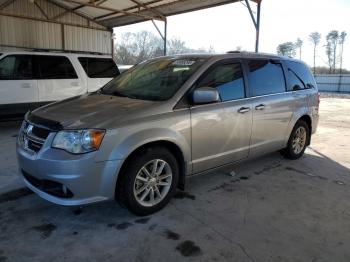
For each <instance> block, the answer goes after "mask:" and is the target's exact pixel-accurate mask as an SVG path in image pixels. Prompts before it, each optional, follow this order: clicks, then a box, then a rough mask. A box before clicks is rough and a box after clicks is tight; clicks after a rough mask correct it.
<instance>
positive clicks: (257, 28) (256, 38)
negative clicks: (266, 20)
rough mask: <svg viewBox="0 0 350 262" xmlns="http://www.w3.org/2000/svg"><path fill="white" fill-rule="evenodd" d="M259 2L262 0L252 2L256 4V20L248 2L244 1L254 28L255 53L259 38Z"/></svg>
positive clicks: (257, 49)
mask: <svg viewBox="0 0 350 262" xmlns="http://www.w3.org/2000/svg"><path fill="white" fill-rule="evenodd" d="M261 1H262V0H254V2H256V3H257V14H256V18H255V17H254V14H253V11H252V8H251V7H250V4H249V1H248V0H245V3H246V7H247V8H248V11H249V14H250V17H251V18H252V21H253V24H254V27H255V34H256V35H255V52H256V53H257V52H258V51H259V37H260V10H261Z"/></svg>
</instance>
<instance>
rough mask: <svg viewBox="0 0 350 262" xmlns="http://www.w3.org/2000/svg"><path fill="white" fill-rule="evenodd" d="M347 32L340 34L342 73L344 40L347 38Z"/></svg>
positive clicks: (341, 67)
mask: <svg viewBox="0 0 350 262" xmlns="http://www.w3.org/2000/svg"><path fill="white" fill-rule="evenodd" d="M346 35H347V34H346V32H344V31H343V32H341V34H340V36H339V45H340V70H339V71H340V74H341V73H342V69H343V51H344V42H345V38H346Z"/></svg>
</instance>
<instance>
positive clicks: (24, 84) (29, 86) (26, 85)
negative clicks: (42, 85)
mask: <svg viewBox="0 0 350 262" xmlns="http://www.w3.org/2000/svg"><path fill="white" fill-rule="evenodd" d="M21 87H22V88H31V87H32V84H31V83H23V84H21Z"/></svg>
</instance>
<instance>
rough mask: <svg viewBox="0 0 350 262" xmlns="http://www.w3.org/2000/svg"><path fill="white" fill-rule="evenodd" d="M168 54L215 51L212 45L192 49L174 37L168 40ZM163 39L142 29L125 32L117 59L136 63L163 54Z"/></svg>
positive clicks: (120, 41)
mask: <svg viewBox="0 0 350 262" xmlns="http://www.w3.org/2000/svg"><path fill="white" fill-rule="evenodd" d="M167 46H168V48H167V54H169V55H174V54H183V53H214V52H215V51H214V49H213V48H212V47H210V48H209V49H208V50H206V49H204V48H200V49H191V48H188V47H187V46H186V43H185V42H184V41H182V40H181V39H179V38H172V39H170V40H168V41H167ZM163 48H164V45H163V40H162V39H161V38H160V37H158V36H157V35H155V34H153V33H152V32H148V31H140V32H137V33H130V32H128V33H124V34H123V35H122V36H121V38H120V40H119V41H117V45H116V48H115V56H116V61H117V62H118V63H119V64H126V65H134V64H137V63H140V62H142V61H144V60H147V59H150V58H154V57H157V56H162V55H163V53H164V52H163V51H164V50H163Z"/></svg>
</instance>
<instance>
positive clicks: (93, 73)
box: [78, 57, 119, 78]
mask: <svg viewBox="0 0 350 262" xmlns="http://www.w3.org/2000/svg"><path fill="white" fill-rule="evenodd" d="M78 59H79V62H80V64H81V65H82V67H83V68H84V70H85V72H86V74H87V75H88V77H90V78H109V77H111V78H114V77H116V76H118V75H119V70H118V67H117V65H116V64H115V63H114V61H113V59H111V58H93V57H79V58H78Z"/></svg>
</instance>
